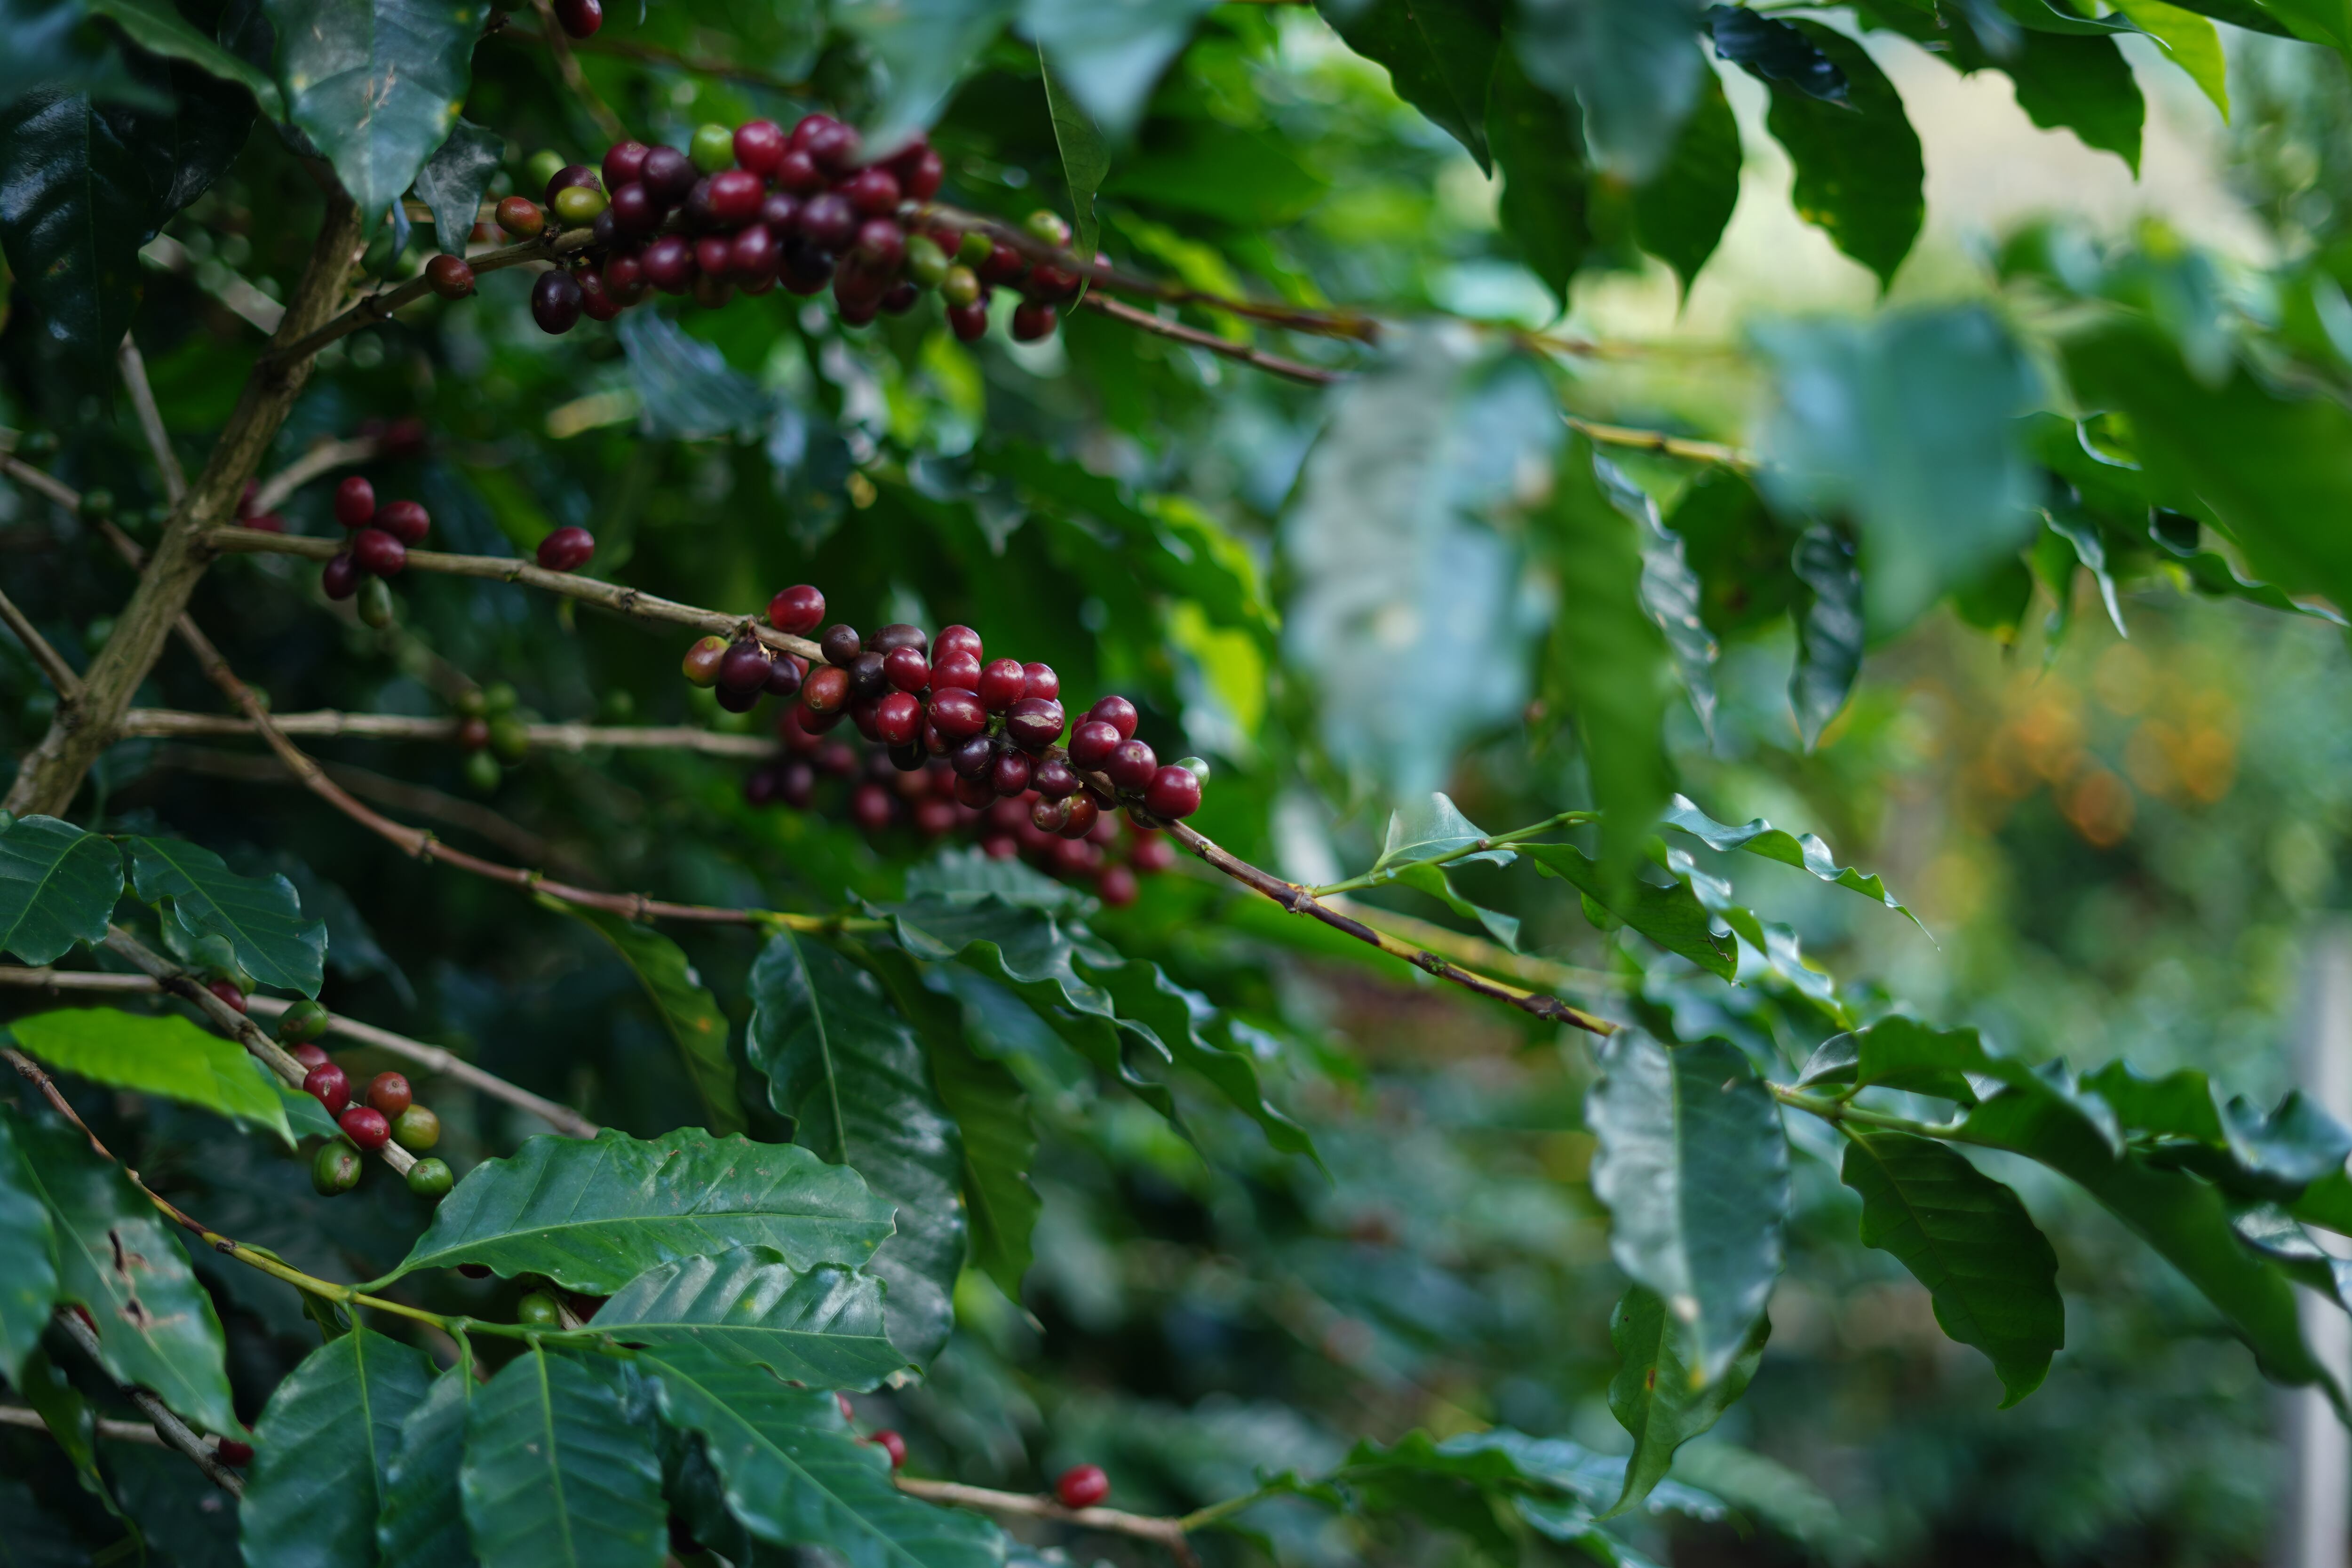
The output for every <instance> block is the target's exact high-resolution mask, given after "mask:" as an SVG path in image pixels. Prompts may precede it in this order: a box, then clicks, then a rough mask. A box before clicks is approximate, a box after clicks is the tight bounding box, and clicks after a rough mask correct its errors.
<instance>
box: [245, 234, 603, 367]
mask: <svg viewBox="0 0 2352 1568" xmlns="http://www.w3.org/2000/svg"><path fill="white" fill-rule="evenodd" d="M590 237H591V236H590V233H589V231H588V230H586V229H584V228H572V229H566V230H564V231H563V232H562V233H561V234H558V233H556V232H555V231H554V230H553V229H550V230H549V231H548V232H547V233H545V234H543V235H541V236H540V237H538V238H537V239H527V240H524V241H523V242H522V243H521V244H520V245H509V246H504V247H500V248H499V249H496V250H485V251H483V252H481V253H480V254H479V255H478V256H468V257H467V258H466V265H467V266H468V267H471V268H473V269H474V273H475V276H477V277H479V276H480V275H481V274H483V273H485V272H496V271H498V270H499V268H504V267H526V266H529V265H530V263H531V262H534V261H554V260H556V259H558V258H562V257H565V256H569V255H571V254H572V252H573V251H575V250H579V249H582V248H583V247H585V246H586V245H587V244H588V241H589V239H590ZM432 288H433V285H432V284H431V283H430V282H428V281H427V280H426V279H425V276H424V275H423V274H422V273H419V274H418V275H417V276H416V277H415V278H412V279H409V280H408V281H407V282H405V283H403V284H401V285H400V286H399V287H398V288H396V289H382V290H380V291H378V292H376V293H373V294H363V295H362V296H361V297H360V300H359V302H358V303H357V304H355V305H353V306H352V308H351V309H350V310H345V311H344V312H343V313H342V314H341V315H340V316H337V317H335V318H334V319H333V320H332V321H328V322H326V323H325V324H324V325H322V326H320V328H319V329H318V330H317V331H313V332H310V333H308V334H306V335H304V336H302V337H299V338H297V339H296V340H294V342H290V343H288V344H287V345H286V346H285V347H284V348H277V349H271V350H270V351H269V352H268V353H266V354H264V355H262V356H261V358H262V363H265V364H266V363H271V362H273V361H277V360H287V359H300V358H303V357H304V356H306V355H310V354H314V353H318V352H319V351H320V349H322V348H325V347H326V346H327V345H328V344H329V343H331V342H334V341H335V340H336V339H337V338H340V337H344V336H347V335H348V334H350V333H352V332H355V331H359V330H360V329H361V328H362V327H365V326H371V325H373V324H374V323H375V322H378V321H390V320H391V319H392V314H393V312H394V311H395V310H399V309H400V308H401V307H402V306H403V305H406V304H409V303H412V302H413V301H415V300H422V299H423V298H425V295H426V294H428V293H430V292H431V291H432Z"/></svg>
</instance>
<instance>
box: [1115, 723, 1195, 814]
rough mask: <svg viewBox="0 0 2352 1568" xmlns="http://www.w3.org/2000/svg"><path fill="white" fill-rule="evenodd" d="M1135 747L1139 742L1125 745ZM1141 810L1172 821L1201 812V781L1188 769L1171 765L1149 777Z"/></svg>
mask: <svg viewBox="0 0 2352 1568" xmlns="http://www.w3.org/2000/svg"><path fill="white" fill-rule="evenodd" d="M1126 743H1127V744H1129V745H1139V744H1140V743H1141V742H1126ZM1143 809H1144V810H1146V811H1148V812H1150V814H1151V815H1152V816H1157V817H1160V819H1162V820H1163V821H1168V822H1173V821H1176V820H1178V819H1179V818H1181V817H1186V816H1192V814H1193V813H1194V812H1196V811H1198V810H1200V809H1201V780H1200V777H1199V775H1198V774H1196V773H1193V772H1192V769H1190V768H1185V767H1178V766H1176V765H1175V764H1174V763H1171V764H1170V765H1168V766H1167V767H1164V768H1161V769H1160V770H1159V771H1158V772H1157V773H1153V774H1152V775H1151V782H1150V784H1146V785H1144V788H1143Z"/></svg>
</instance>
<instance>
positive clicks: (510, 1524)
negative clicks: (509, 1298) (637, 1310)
mask: <svg viewBox="0 0 2352 1568" xmlns="http://www.w3.org/2000/svg"><path fill="white" fill-rule="evenodd" d="M759 1375H762V1376H764V1375H765V1374H764V1373H761V1374H759ZM457 1486H458V1490H459V1492H460V1494H461V1496H462V1498H463V1500H464V1503H465V1517H466V1528H467V1533H468V1534H469V1535H471V1537H472V1538H473V1542H474V1555H475V1557H476V1558H477V1559H478V1561H479V1562H480V1563H481V1564H482V1568H659V1564H660V1563H661V1562H662V1560H663V1559H664V1557H665V1556H667V1552H668V1545H669V1538H668V1535H667V1531H666V1528H665V1526H666V1524H667V1520H668V1516H669V1510H668V1509H667V1507H666V1506H664V1504H663V1502H662V1496H661V1460H660V1458H659V1456H658V1455H657V1454H656V1451H655V1447H654V1435H653V1433H652V1432H650V1431H649V1430H647V1429H646V1426H643V1425H642V1424H640V1423H637V1422H634V1421H631V1420H630V1419H629V1418H628V1416H627V1413H626V1412H625V1410H624V1408H623V1406H622V1403H621V1397H620V1395H619V1394H617V1393H615V1392H614V1388H613V1385H612V1384H611V1383H610V1382H608V1381H607V1380H605V1379H604V1378H602V1377H600V1376H598V1375H597V1374H596V1373H592V1372H590V1371H589V1370H588V1369H587V1368H586V1367H584V1366H583V1365H581V1364H580V1363H578V1362H576V1361H573V1360H572V1359H571V1358H570V1357H568V1356H564V1355H560V1354H557V1353H555V1352H551V1351H547V1350H544V1349H541V1348H540V1347H539V1346H537V1345H533V1346H532V1347H531V1348H530V1349H529V1350H526V1351H525V1352H523V1353H522V1354H520V1355H519V1356H517V1357H515V1359H514V1360H512V1361H510V1362H509V1363H507V1364H506V1365H505V1366H503V1367H501V1368H500V1369H499V1374H498V1375H497V1376H496V1377H494V1378H492V1379H490V1382H489V1385H488V1387H486V1388H483V1389H482V1390H480V1391H479V1392H478V1393H477V1394H475V1395H474V1398H473V1404H472V1406H471V1408H470V1409H469V1410H468V1411H467V1416H466V1458H465V1463H464V1464H463V1465H462V1466H461V1467H460V1468H459V1470H458V1473H457Z"/></svg>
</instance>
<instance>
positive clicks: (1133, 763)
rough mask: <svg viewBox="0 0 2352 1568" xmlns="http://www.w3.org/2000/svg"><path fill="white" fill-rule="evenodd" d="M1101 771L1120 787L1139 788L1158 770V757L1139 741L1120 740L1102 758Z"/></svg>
mask: <svg viewBox="0 0 2352 1568" xmlns="http://www.w3.org/2000/svg"><path fill="white" fill-rule="evenodd" d="M1102 771H1103V772H1104V773H1108V774H1109V775H1110V782H1111V783H1113V784H1117V785H1118V787H1119V788H1121V789H1141V788H1143V787H1144V786H1145V785H1146V784H1150V782H1151V775H1152V774H1154V773H1158V772H1159V771H1160V759H1159V758H1158V757H1156V756H1154V755H1153V754H1152V752H1151V748H1150V746H1147V745H1145V744H1144V743H1143V742H1141V741H1121V742H1119V743H1118V745H1116V746H1113V747H1112V748H1111V749H1110V754H1109V755H1108V756H1107V757H1105V758H1104V759H1103V762H1102Z"/></svg>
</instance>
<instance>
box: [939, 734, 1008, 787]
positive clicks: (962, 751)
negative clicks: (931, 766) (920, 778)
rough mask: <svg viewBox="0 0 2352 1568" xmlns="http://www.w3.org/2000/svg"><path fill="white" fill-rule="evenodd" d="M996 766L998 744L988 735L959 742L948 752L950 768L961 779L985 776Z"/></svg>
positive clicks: (976, 736)
mask: <svg viewBox="0 0 2352 1568" xmlns="http://www.w3.org/2000/svg"><path fill="white" fill-rule="evenodd" d="M995 764H996V742H994V741H992V740H991V739H989V738H988V737H987V736H986V735H974V736H972V737H971V739H970V740H968V741H959V742H955V743H954V744H953V745H951V746H950V748H949V750H948V766H949V767H950V768H952V769H954V770H955V772H956V773H957V776H959V777H961V778H968V779H976V778H980V777H982V776H984V775H985V774H986V773H987V772H988V770H989V769H990V768H992V767H993V766H995Z"/></svg>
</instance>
